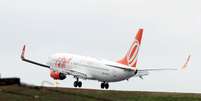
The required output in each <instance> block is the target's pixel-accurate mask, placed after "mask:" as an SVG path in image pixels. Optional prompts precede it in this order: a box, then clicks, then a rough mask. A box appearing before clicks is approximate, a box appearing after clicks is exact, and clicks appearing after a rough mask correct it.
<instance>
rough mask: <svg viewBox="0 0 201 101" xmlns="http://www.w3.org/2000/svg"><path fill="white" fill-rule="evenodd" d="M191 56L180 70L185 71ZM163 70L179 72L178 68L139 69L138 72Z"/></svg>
mask: <svg viewBox="0 0 201 101" xmlns="http://www.w3.org/2000/svg"><path fill="white" fill-rule="evenodd" d="M190 58H191V55H189V56H188V58H187V60H186V62H185V63H184V64H183V66H182V67H181V69H185V68H186V67H187V66H188V63H189V61H190ZM163 70H179V68H173V67H172V68H171V67H170V68H156V69H141V70H140V71H163Z"/></svg>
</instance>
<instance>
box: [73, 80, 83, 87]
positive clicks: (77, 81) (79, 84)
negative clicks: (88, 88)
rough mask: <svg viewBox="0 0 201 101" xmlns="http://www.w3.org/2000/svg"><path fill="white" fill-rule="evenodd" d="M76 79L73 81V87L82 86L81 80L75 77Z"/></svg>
mask: <svg viewBox="0 0 201 101" xmlns="http://www.w3.org/2000/svg"><path fill="white" fill-rule="evenodd" d="M76 79H77V80H76V81H75V82H74V84H73V86H74V87H82V82H81V81H79V78H76Z"/></svg>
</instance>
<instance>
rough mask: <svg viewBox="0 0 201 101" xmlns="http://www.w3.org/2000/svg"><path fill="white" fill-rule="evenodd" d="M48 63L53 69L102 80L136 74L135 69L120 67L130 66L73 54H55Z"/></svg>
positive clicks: (109, 80) (123, 78) (80, 76)
mask: <svg viewBox="0 0 201 101" xmlns="http://www.w3.org/2000/svg"><path fill="white" fill-rule="evenodd" d="M48 64H49V65H50V69H51V70H53V71H59V72H62V73H65V74H67V75H70V74H72V75H76V76H78V77H79V78H82V79H91V80H98V81H102V82H103V81H104V82H116V81H121V80H125V79H129V78H130V77H132V76H134V75H135V72H134V71H128V70H124V69H122V68H118V66H119V67H120V66H121V67H125V68H129V67H128V66H126V65H122V64H119V63H116V62H111V61H107V60H102V59H96V58H91V57H84V56H78V55H73V54H55V55H53V56H52V57H51V58H50V59H49V61H48Z"/></svg>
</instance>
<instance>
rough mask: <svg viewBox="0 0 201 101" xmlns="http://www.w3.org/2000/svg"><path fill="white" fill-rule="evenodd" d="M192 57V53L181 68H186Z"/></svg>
mask: <svg viewBox="0 0 201 101" xmlns="http://www.w3.org/2000/svg"><path fill="white" fill-rule="evenodd" d="M190 58H191V55H188V58H187V60H186V62H185V63H184V65H183V66H182V67H181V69H185V68H186V67H187V66H188V63H189V61H190Z"/></svg>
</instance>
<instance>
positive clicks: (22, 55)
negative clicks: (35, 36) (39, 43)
mask: <svg viewBox="0 0 201 101" xmlns="http://www.w3.org/2000/svg"><path fill="white" fill-rule="evenodd" d="M25 48H26V46H25V45H24V46H23V48H22V53H21V59H22V60H24V59H25V58H24V54H25Z"/></svg>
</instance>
